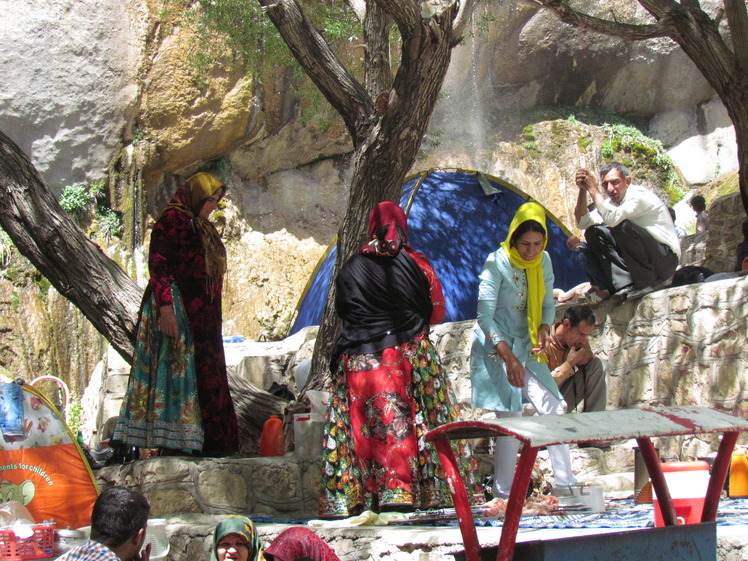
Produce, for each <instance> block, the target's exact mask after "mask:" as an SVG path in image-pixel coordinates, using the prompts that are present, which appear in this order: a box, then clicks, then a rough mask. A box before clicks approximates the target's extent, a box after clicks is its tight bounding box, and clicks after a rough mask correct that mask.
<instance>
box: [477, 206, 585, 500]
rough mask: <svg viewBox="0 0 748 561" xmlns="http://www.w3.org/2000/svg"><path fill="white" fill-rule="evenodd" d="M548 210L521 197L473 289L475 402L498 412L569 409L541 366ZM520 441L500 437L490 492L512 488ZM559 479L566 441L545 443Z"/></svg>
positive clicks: (567, 473)
mask: <svg viewBox="0 0 748 561" xmlns="http://www.w3.org/2000/svg"><path fill="white" fill-rule="evenodd" d="M547 243H548V230H547V228H546V221H545V212H544V210H543V207H542V206H540V205H539V204H538V203H535V202H528V203H525V204H523V205H522V206H521V207H519V209H518V210H517V213H516V214H515V216H514V219H513V220H512V223H511V225H510V226H509V232H508V234H507V237H506V240H505V241H504V242H503V243H502V244H501V246H500V247H499V249H497V250H496V251H495V252H493V253H491V254H490V255H489V256H488V258H487V259H486V263H485V265H484V266H483V272H481V275H480V287H479V290H478V313H477V320H478V326H477V328H476V330H475V338H474V341H473V347H472V352H471V356H470V372H471V378H472V390H473V405H474V406H476V407H480V408H483V409H489V410H493V411H495V412H496V415H497V416H498V417H512V416H517V417H518V416H520V415H522V403H523V401H524V402H529V403H531V404H532V405H533V406H534V407H535V409H536V410H537V412H538V414H540V415H561V414H563V413H565V412H566V403H565V402H564V400H563V398H562V397H561V394H560V393H559V391H558V387H557V385H556V383H555V382H554V380H553V377H552V376H551V372H550V370H549V369H548V366H546V362H547V361H546V358H545V356H544V354H543V353H544V351H545V350H546V347H547V345H548V341H549V333H550V325H551V324H552V323H553V319H554V315H555V308H554V303H553V268H552V266H551V258H550V256H549V255H548V253H546V251H545V246H546V244H547ZM518 449H519V441H518V440H516V439H514V438H511V437H503V438H498V439H497V442H496V447H495V457H494V484H493V492H494V497H501V498H506V497H507V496H508V495H509V490H510V488H511V484H512V479H513V476H514V466H515V464H516V461H517V451H518ZM548 451H549V454H550V457H551V462H552V464H553V473H554V476H555V480H556V484H557V485H570V484H573V483H576V479H575V478H574V473H573V472H572V470H571V460H570V457H569V447H568V445H559V446H549V447H548Z"/></svg>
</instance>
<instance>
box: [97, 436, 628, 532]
mask: <svg viewBox="0 0 748 561" xmlns="http://www.w3.org/2000/svg"><path fill="white" fill-rule="evenodd" d="M475 458H476V460H477V461H478V481H479V482H480V481H483V479H484V478H485V477H486V476H487V475H489V474H490V473H492V471H493V457H492V456H491V455H489V454H485V453H481V454H475ZM572 462H573V467H574V471H575V473H577V474H579V476H580V478H582V479H588V478H590V477H595V476H597V475H604V474H607V473H617V472H621V471H633V451H632V450H631V449H630V448H627V447H625V446H613V447H612V448H610V449H609V450H606V451H602V450H599V449H596V448H587V449H584V450H581V449H573V450H572ZM538 464H539V467H540V469H541V471H542V472H543V473H544V475H545V476H546V477H550V473H551V470H550V462H549V461H548V455H547V452H545V451H541V452H540V453H539V454H538ZM321 475H322V460H321V458H319V457H315V456H294V455H287V456H284V457H277V458H276V457H271V458H259V457H255V458H190V457H158V458H149V459H145V460H138V461H135V462H130V463H127V464H124V465H117V466H109V467H105V468H102V469H99V470H98V471H97V472H96V476H97V479H98V483H99V485H100V486H101V487H106V486H110V485H125V486H127V487H134V488H136V489H139V490H140V491H142V492H144V493H145V494H146V496H147V497H148V498H149V499H150V500H151V503H152V505H153V506H152V509H153V510H152V513H151V516H152V517H155V518H164V517H169V516H177V515H182V514H247V513H251V514H252V515H257V516H267V517H270V518H280V519H285V520H292V519H299V518H301V519H304V518H306V519H308V518H316V517H317V503H318V499H319V494H320V488H321Z"/></svg>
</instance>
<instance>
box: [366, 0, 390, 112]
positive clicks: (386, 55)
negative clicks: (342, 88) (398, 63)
mask: <svg viewBox="0 0 748 561" xmlns="http://www.w3.org/2000/svg"><path fill="white" fill-rule="evenodd" d="M391 25H392V19H391V18H390V17H389V15H388V14H387V12H385V11H384V10H383V9H382V7H381V6H380V5H379V4H378V3H377V2H371V3H370V4H369V9H368V10H367V11H366V18H365V19H364V22H363V27H364V43H365V45H366V53H365V55H364V69H365V70H364V72H365V77H364V86H365V88H366V91H367V92H368V93H369V96H370V97H371V98H372V99H378V97H377V96H379V95H380V94H382V92H384V91H385V90H389V89H390V87H391V86H392V67H391V56H390V26H391ZM375 105H377V104H375ZM376 108H377V110H378V111H379V110H380V107H376Z"/></svg>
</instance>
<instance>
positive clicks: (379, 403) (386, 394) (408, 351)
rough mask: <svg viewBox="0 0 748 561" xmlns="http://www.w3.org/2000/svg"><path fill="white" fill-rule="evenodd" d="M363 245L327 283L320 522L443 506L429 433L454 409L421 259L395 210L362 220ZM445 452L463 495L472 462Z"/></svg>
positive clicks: (436, 310) (437, 289) (443, 487)
mask: <svg viewBox="0 0 748 561" xmlns="http://www.w3.org/2000/svg"><path fill="white" fill-rule="evenodd" d="M369 235H370V236H371V241H370V242H369V243H367V244H366V245H364V246H362V247H361V248H360V249H359V251H358V253H357V254H355V255H353V256H352V257H351V258H350V259H349V260H348V261H347V262H346V264H345V265H344V266H343V268H342V269H341V271H340V273H339V274H338V276H337V278H336V279H335V284H336V288H337V292H336V298H335V307H336V311H337V313H338V315H339V316H340V329H339V334H338V339H337V341H336V343H335V347H334V349H333V357H332V360H331V362H330V366H331V369H332V371H333V392H332V397H331V400H330V407H329V410H328V419H327V422H326V424H325V449H324V452H323V456H324V457H323V475H322V481H323V490H322V496H321V498H320V516H322V517H323V518H339V517H346V516H352V515H356V514H359V513H360V512H362V511H363V510H373V511H376V512H381V511H386V510H396V511H409V510H413V509H429V508H439V507H443V506H450V505H451V504H452V497H451V495H450V492H449V489H448V485H447V480H446V476H445V474H444V472H443V471H442V468H441V464H440V462H439V459H438V456H437V453H436V450H435V449H434V447H433V445H431V444H427V443H425V442H424V438H423V437H424V435H425V433H426V432H427V431H428V430H429V429H432V428H435V427H437V426H440V425H442V424H445V423H449V422H452V421H454V420H456V418H457V410H456V403H455V399H454V396H453V395H452V390H451V388H450V386H449V381H448V379H447V377H446V376H445V375H444V372H443V371H442V368H441V364H440V362H439V357H438V356H437V354H436V351H435V349H434V347H433V346H432V344H431V342H430V341H429V337H428V335H429V324H435V323H439V322H440V321H442V319H444V314H445V309H444V297H443V295H442V288H441V285H440V284H439V279H438V278H437V276H436V274H435V273H434V270H433V268H432V267H431V264H430V263H429V261H428V259H427V258H426V256H425V255H423V254H422V253H418V252H416V251H414V250H413V249H412V248H411V247H410V246H408V245H407V244H406V243H405V242H407V239H408V227H407V224H406V220H405V213H404V212H403V210H402V209H401V208H400V207H399V206H397V205H396V204H394V203H392V202H389V201H386V202H383V203H380V204H379V205H377V206H376V207H375V208H374V210H372V212H371V215H370V217H369ZM454 447H455V455H456V457H457V458H459V459H460V468H461V471H462V473H463V477H464V478H465V481H466V482H467V485H466V486H467V488H468V489H471V488H472V490H473V492H474V495H473V499H475V500H478V501H479V500H480V499H482V493H481V492H480V491H479V490H478V489H477V488H476V487H474V486H472V483H473V475H474V472H475V469H476V467H477V464H476V463H475V460H474V459H473V457H472V454H471V453H470V450H469V448H468V447H467V445H466V444H465V443H462V442H461V443H455V444H454Z"/></svg>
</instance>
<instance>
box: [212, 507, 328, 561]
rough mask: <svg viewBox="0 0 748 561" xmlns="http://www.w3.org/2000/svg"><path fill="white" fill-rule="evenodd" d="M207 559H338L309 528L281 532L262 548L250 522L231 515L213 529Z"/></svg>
mask: <svg viewBox="0 0 748 561" xmlns="http://www.w3.org/2000/svg"><path fill="white" fill-rule="evenodd" d="M210 561H340V558H339V557H338V555H337V554H336V553H335V550H334V549H333V548H331V547H330V546H329V545H328V544H327V543H326V542H325V541H324V540H323V539H322V538H320V537H319V536H318V535H317V534H315V533H314V532H312V531H311V530H310V529H309V528H304V527H301V526H294V527H292V528H289V529H287V530H284V531H283V532H281V533H280V534H279V535H278V537H276V538H275V539H274V540H273V541H272V542H271V543H270V545H269V546H268V547H267V548H266V549H265V550H264V551H263V550H262V549H261V548H260V540H259V537H258V536H257V531H256V529H255V527H254V524H253V523H252V521H251V520H250V519H249V518H247V517H246V516H238V515H232V516H229V517H227V518H224V519H223V520H222V521H221V522H219V523H218V525H217V526H216V529H215V530H214V531H213V549H212V551H211V555H210Z"/></svg>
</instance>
